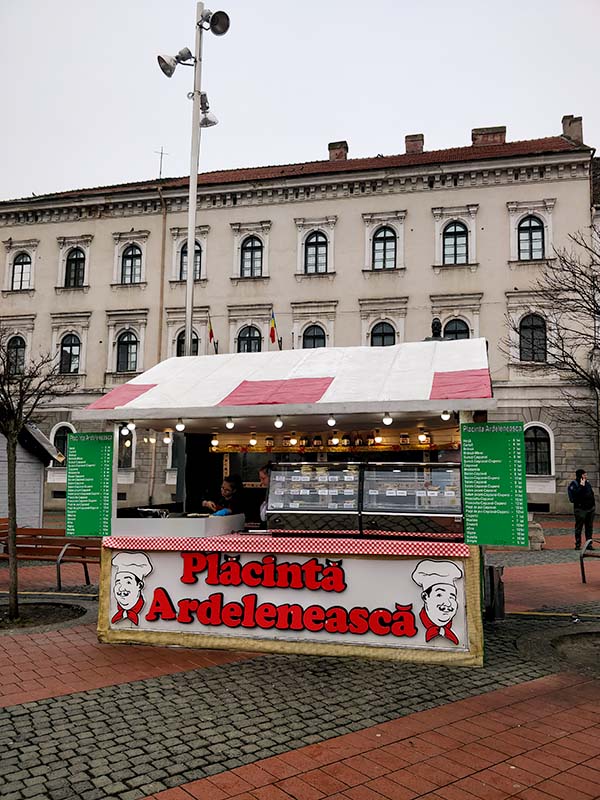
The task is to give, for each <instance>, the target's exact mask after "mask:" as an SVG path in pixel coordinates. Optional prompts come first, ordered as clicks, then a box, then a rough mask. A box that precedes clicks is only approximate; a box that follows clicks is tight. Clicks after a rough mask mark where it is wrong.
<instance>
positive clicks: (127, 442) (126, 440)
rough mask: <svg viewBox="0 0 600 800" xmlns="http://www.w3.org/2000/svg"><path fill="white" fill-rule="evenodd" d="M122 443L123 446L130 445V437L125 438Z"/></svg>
mask: <svg viewBox="0 0 600 800" xmlns="http://www.w3.org/2000/svg"><path fill="white" fill-rule="evenodd" d="M123 444H124V445H125V447H131V439H125V441H124V442H123Z"/></svg>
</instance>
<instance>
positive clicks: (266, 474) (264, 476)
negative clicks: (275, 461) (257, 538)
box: [258, 461, 271, 528]
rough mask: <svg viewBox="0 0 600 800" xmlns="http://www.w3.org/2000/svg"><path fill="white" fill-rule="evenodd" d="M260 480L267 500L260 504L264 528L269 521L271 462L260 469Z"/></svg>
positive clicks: (261, 520)
mask: <svg viewBox="0 0 600 800" xmlns="http://www.w3.org/2000/svg"><path fill="white" fill-rule="evenodd" d="M258 480H259V481H260V488H261V489H264V490H265V499H264V500H263V501H262V503H261V504H260V522H261V527H263V528H264V527H265V523H266V521H267V500H268V499H269V482H270V480H271V462H270V461H269V462H268V463H267V464H263V466H262V467H260V468H259V470H258Z"/></svg>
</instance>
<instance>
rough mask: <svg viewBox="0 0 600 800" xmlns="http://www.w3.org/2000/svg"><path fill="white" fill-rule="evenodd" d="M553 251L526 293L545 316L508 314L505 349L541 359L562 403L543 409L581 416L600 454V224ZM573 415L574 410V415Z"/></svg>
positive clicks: (563, 417)
mask: <svg viewBox="0 0 600 800" xmlns="http://www.w3.org/2000/svg"><path fill="white" fill-rule="evenodd" d="M569 239H570V246H569V247H568V248H563V249H561V250H555V251H554V257H553V258H549V259H548V260H547V261H546V263H545V264H544V267H543V270H542V272H541V274H540V275H539V276H538V277H537V278H536V282H535V284H534V285H533V286H532V287H531V289H530V292H529V293H528V297H529V299H530V302H531V310H532V313H534V314H535V313H536V311H538V312H539V314H540V316H542V317H543V319H544V320H545V326H544V325H543V324H541V325H539V324H538V326H537V327H536V326H535V325H531V326H530V327H529V328H528V329H527V330H524V329H523V327H522V322H523V320H521V321H519V320H516V319H515V318H514V317H512V316H511V315H510V314H509V315H508V316H507V322H508V329H509V335H508V337H507V338H506V339H505V340H504V341H503V342H502V344H501V349H502V350H503V351H504V352H505V354H510V353H514V349H515V348H516V347H519V349H520V358H521V360H523V361H539V362H540V366H541V365H542V364H544V365H545V366H547V367H548V368H549V369H551V370H553V371H554V373H555V374H556V375H557V377H558V379H559V388H560V395H561V404H560V405H557V406H555V407H552V408H549V409H547V411H548V412H549V413H550V414H551V415H552V416H553V417H554V418H555V419H556V420H557V421H560V422H563V423H567V424H571V425H572V424H573V422H574V419H576V420H578V421H581V420H582V419H583V420H585V421H586V422H587V423H588V424H590V425H591V426H592V427H593V429H594V430H595V432H596V450H597V453H598V457H599V459H600V230H598V229H594V228H592V230H591V236H590V235H589V234H585V233H582V232H578V233H575V234H572V235H571V236H570V237H569ZM574 415H576V416H574Z"/></svg>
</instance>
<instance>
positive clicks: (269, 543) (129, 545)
mask: <svg viewBox="0 0 600 800" xmlns="http://www.w3.org/2000/svg"><path fill="white" fill-rule="evenodd" d="M103 546H104V547H107V548H110V549H111V550H144V551H152V550H164V551H172V550H178V551H184V550H186V551H188V550H191V551H197V550H210V551H213V552H214V551H223V552H227V553H231V552H236V553H293V554H297V555H303V554H311V555H312V554H315V553H319V554H323V555H358V556H419V557H421V556H431V557H435V556H439V557H441V558H468V557H469V555H470V547H469V545H468V544H464V543H463V542H409V541H400V540H394V539H343V538H336V539H319V538H317V537H314V536H311V537H302V536H293V537H292V536H290V537H285V538H275V537H271V536H268V535H267V536H265V535H264V534H261V535H258V536H256V535H254V536H252V535H240V534H236V533H234V534H230V535H228V536H197V537H196V536H194V537H191V536H188V537H182V536H165V537H164V538H163V537H158V536H152V537H150V536H109V537H107V538H106V539H104V541H103Z"/></svg>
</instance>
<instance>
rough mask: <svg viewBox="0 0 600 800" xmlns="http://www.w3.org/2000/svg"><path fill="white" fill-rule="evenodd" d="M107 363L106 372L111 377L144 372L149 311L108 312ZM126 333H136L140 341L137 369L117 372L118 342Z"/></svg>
mask: <svg viewBox="0 0 600 800" xmlns="http://www.w3.org/2000/svg"><path fill="white" fill-rule="evenodd" d="M106 316H107V327H108V336H107V363H106V371H107V373H109V374H111V375H113V376H114V375H137V374H139V373H140V372H143V371H144V350H145V339H146V325H147V321H148V320H147V317H148V310H147V309H138V310H132V311H107V312H106ZM126 331H131V332H132V333H135V335H136V336H137V339H138V343H139V347H138V358H137V369H136V371H135V372H134V373H132V372H117V341H118V339H119V336H120V335H121V334H122V333H125V332H126Z"/></svg>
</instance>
